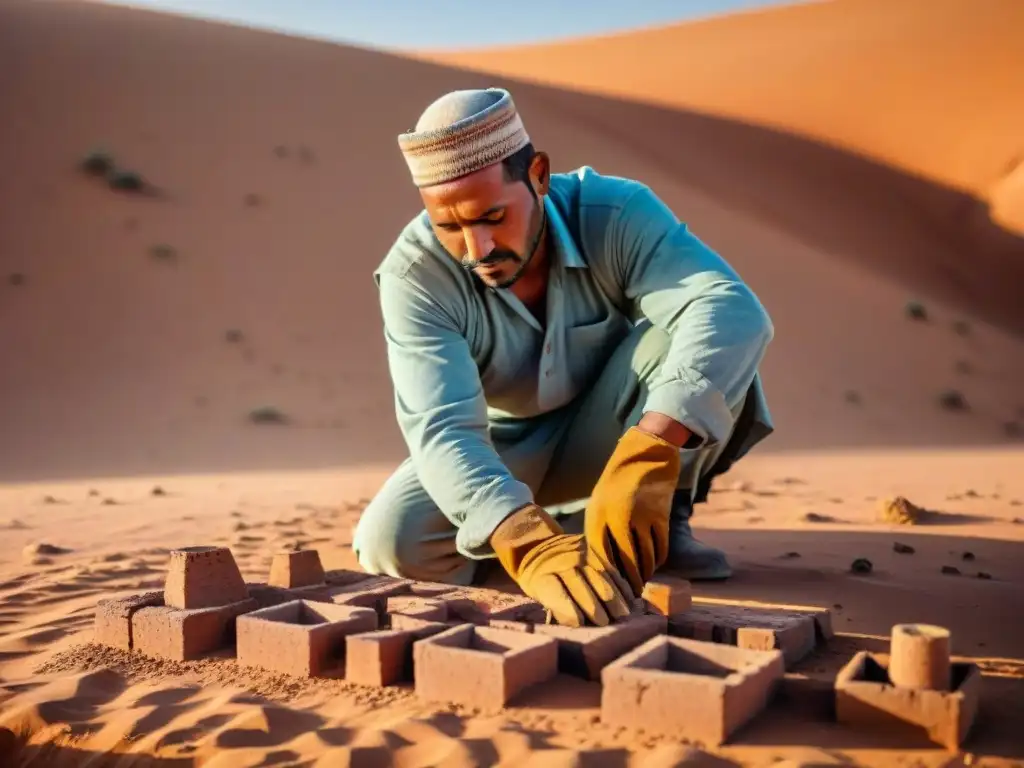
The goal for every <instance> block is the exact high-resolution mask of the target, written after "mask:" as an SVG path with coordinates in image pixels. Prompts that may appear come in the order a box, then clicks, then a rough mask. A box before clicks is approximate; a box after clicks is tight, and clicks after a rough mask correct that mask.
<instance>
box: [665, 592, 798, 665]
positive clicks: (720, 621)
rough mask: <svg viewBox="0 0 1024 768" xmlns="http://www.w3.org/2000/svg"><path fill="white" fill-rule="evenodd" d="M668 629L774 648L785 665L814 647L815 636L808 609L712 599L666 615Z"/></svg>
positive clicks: (672, 632) (679, 634)
mask: <svg viewBox="0 0 1024 768" xmlns="http://www.w3.org/2000/svg"><path fill="white" fill-rule="evenodd" d="M668 633H669V634H670V635H672V636H674V637H682V638H689V639H693V640H704V641H708V642H716V643H724V644H726V645H738V646H740V647H742V648H749V649H751V650H772V649H778V650H781V651H782V652H783V655H784V658H785V662H786V666H787V667H792V666H793V665H795V664H796V663H798V662H799V661H800V660H801V659H803V658H805V657H806V656H807V655H808V654H810V653H811V652H812V651H814V648H815V644H816V639H817V631H816V628H815V621H814V618H813V617H812V615H811V614H809V613H806V612H792V611H786V610H784V609H762V608H753V607H747V606H736V605H719V604H714V603H708V604H697V605H693V606H692V607H691V608H690V610H689V611H687V612H686V613H684V614H680V615H677V616H672V617H670V618H669V624H668Z"/></svg>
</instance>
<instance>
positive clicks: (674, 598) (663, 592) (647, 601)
mask: <svg viewBox="0 0 1024 768" xmlns="http://www.w3.org/2000/svg"><path fill="white" fill-rule="evenodd" d="M641 600H642V602H643V607H644V610H645V611H647V612H649V613H657V614H659V615H661V616H674V615H676V614H679V613H686V611H688V610H690V605H691V604H692V602H693V594H692V591H691V589H690V582H688V581H687V580H686V579H680V578H678V577H675V576H660V575H657V576H654V577H653V578H652V579H651V580H650V581H648V582H647V583H646V584H645V585H644V591H643V595H642V597H641Z"/></svg>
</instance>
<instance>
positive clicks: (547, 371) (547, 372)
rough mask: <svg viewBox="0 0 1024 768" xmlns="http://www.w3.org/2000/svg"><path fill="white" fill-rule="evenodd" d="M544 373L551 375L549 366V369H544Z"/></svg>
mask: <svg viewBox="0 0 1024 768" xmlns="http://www.w3.org/2000/svg"><path fill="white" fill-rule="evenodd" d="M544 375H545V376H550V375H551V369H550V368H549V369H548V370H546V371H544Z"/></svg>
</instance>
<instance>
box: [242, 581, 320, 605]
mask: <svg viewBox="0 0 1024 768" xmlns="http://www.w3.org/2000/svg"><path fill="white" fill-rule="evenodd" d="M245 586H246V588H247V589H248V590H249V597H251V598H252V599H253V600H255V601H256V602H257V603H259V605H260V608H270V607H271V606H275V605H281V603H290V602H291V601H292V600H315V601H317V602H323V603H329V602H331V587H329V586H327V585H323V586H318V587H300V588H299V589H285V588H284V587H274V586H271V585H270V584H263V583H262V582H246V584H245Z"/></svg>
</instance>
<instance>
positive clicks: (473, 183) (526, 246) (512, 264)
mask: <svg viewBox="0 0 1024 768" xmlns="http://www.w3.org/2000/svg"><path fill="white" fill-rule="evenodd" d="M534 164H535V165H538V163H537V159H535V163H534ZM540 165H541V166H542V165H543V161H541V163H540ZM533 175H534V176H536V174H533ZM541 175H542V176H544V177H546V173H543V171H541ZM534 189H537V190H538V193H539V194H538V197H536V198H535V197H534V196H533V194H531V191H530V188H529V187H527V185H526V184H524V183H522V182H509V181H506V180H505V177H504V174H503V172H502V167H501V164H500V163H496V164H494V165H491V166H488V167H487V168H483V169H482V170H479V171H477V172H476V173H473V174H470V175H469V176H465V177H463V178H461V179H456V180H455V181H451V182H447V183H445V184H438V185H436V186H433V187H427V188H425V189H421V190H420V196H421V197H422V198H423V203H424V205H425V207H426V210H427V214H428V215H429V216H430V220H431V223H432V224H433V227H434V234H435V235H436V236H437V239H438V240H439V241H440V243H441V245H443V246H444V248H445V250H447V251H448V253H449V254H451V255H452V256H453V257H454V258H456V259H458V260H459V262H460V263H461V264H462V265H463V266H464V267H465V268H466V269H470V270H472V271H473V273H474V274H475V275H476V276H477V277H479V278H480V280H482V281H483V282H484V284H485V285H488V286H492V287H495V288H507V287H508V286H510V285H512V283H514V282H515V281H516V279H518V278H519V276H520V274H521V273H522V270H523V269H524V268H525V267H526V265H527V263H528V261H529V260H530V257H531V256H532V255H533V252H534V250H535V249H536V248H537V246H538V243H539V239H540V235H541V233H542V231H543V223H544V221H543V197H542V196H541V195H543V194H544V193H546V191H547V187H546V184H540V183H536V186H535V187H534Z"/></svg>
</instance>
